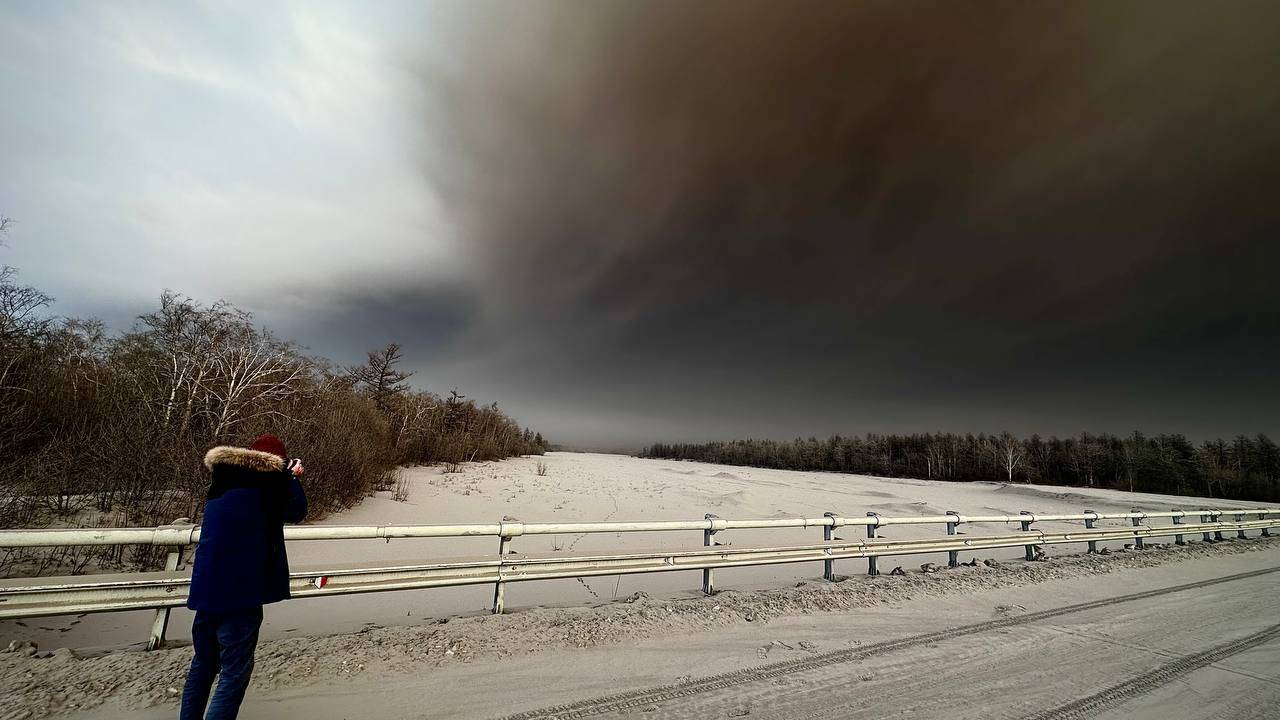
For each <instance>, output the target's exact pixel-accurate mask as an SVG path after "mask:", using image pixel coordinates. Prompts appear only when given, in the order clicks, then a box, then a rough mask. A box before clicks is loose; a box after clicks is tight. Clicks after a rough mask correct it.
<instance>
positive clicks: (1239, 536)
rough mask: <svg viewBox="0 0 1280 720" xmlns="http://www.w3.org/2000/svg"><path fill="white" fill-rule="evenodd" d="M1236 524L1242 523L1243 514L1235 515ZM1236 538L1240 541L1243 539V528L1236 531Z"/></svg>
mask: <svg viewBox="0 0 1280 720" xmlns="http://www.w3.org/2000/svg"><path fill="white" fill-rule="evenodd" d="M1236 522H1238V523H1242V522H1244V513H1236ZM1236 537H1238V538H1240V539H1241V540H1243V539H1245V534H1244V528H1240V529H1238V530H1236Z"/></svg>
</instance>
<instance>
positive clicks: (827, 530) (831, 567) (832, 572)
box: [822, 512, 836, 582]
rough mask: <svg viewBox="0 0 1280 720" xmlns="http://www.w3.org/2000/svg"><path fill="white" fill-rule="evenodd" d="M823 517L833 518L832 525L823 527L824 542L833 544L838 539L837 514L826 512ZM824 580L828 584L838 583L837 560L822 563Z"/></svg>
mask: <svg viewBox="0 0 1280 720" xmlns="http://www.w3.org/2000/svg"><path fill="white" fill-rule="evenodd" d="M822 517H827V518H831V524H830V525H823V526H822V540H823V542H831V541H832V540H834V539H835V537H836V520H835V519H836V514H835V513H833V512H825V513H822ZM828 550H830V548H828ZM822 579H823V580H826V581H827V582H835V581H836V561H835V560H823V561H822Z"/></svg>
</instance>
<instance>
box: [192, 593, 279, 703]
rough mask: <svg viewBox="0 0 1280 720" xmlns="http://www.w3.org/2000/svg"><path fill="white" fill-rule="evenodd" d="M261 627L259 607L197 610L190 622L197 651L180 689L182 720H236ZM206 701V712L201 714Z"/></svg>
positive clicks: (251, 667)
mask: <svg viewBox="0 0 1280 720" xmlns="http://www.w3.org/2000/svg"><path fill="white" fill-rule="evenodd" d="M261 626H262V607H261V606H259V607H255V608H249V609H247V610H235V611H232V612H225V613H210V612H199V611H197V612H196V619H195V621H194V622H192V623H191V644H192V645H194V646H195V651H196V654H195V657H193V658H192V659H191V669H190V670H189V671H187V684H186V687H184V688H183V690H182V720H201V717H203V718H204V719H205V720H235V717H236V715H238V714H239V713H240V701H241V700H243V699H244V691H245V689H246V688H248V687H249V676H250V675H251V674H253V651H254V650H255V649H256V648H257V647H258V628H260V627H261ZM219 672H221V674H222V678H221V679H220V680H219V681H218V689H217V690H216V691H215V692H214V693H213V700H212V702H210V701H209V691H210V690H211V689H212V688H213V679H214V677H215V676H216V675H218V674H219ZM205 703H208V705H209V712H208V714H203V713H204V712H205Z"/></svg>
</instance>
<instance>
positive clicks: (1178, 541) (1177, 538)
mask: <svg viewBox="0 0 1280 720" xmlns="http://www.w3.org/2000/svg"><path fill="white" fill-rule="evenodd" d="M1178 512H1182V511H1181V510H1179V511H1178ZM1173 524H1174V525H1181V524H1182V516H1181V515H1174V516H1173ZM1173 542H1174V544H1175V545H1186V544H1187V541H1186V540H1185V539H1183V537H1182V533H1177V534H1176V535H1174V536H1173Z"/></svg>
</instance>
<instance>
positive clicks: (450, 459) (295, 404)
mask: <svg viewBox="0 0 1280 720" xmlns="http://www.w3.org/2000/svg"><path fill="white" fill-rule="evenodd" d="M51 301H52V299H51V298H50V297H48V296H47V295H45V294H44V293H42V292H40V291H39V290H37V289H35V288H32V287H27V286H24V285H21V284H20V283H19V282H18V280H17V277H16V273H15V272H14V270H13V269H12V268H9V267H3V268H0V527H33V526H42V525H46V524H49V523H51V522H56V523H57V524H68V523H70V524H75V523H82V522H88V523H94V524H101V525H112V526H129V525H134V526H139V525H155V524H157V523H167V522H170V521H172V520H174V519H175V518H179V517H188V518H191V519H192V520H196V519H197V518H198V516H199V514H200V512H201V509H202V506H203V501H204V495H205V490H206V487H207V482H208V473H207V471H206V470H205V469H204V467H203V466H202V459H203V456H204V453H205V451H206V450H207V449H208V448H209V447H211V446H214V445H218V444H244V443H247V442H248V441H250V440H251V439H252V438H253V437H255V436H256V435H259V434H261V433H273V434H276V435H279V436H280V437H281V438H282V439H284V441H285V442H286V443H287V445H288V448H289V452H290V454H291V455H293V456H299V457H302V458H304V459H305V462H306V468H307V472H306V475H305V477H304V479H303V484H304V485H305V486H306V489H307V494H308V496H309V498H310V504H311V508H312V513H313V514H314V515H323V514H325V513H328V512H331V511H335V510H340V509H342V508H346V507H349V506H351V505H352V504H354V503H356V502H358V501H359V500H360V499H361V498H363V497H365V496H366V495H368V494H369V493H370V492H371V491H372V490H374V489H379V488H383V489H389V488H391V487H392V486H393V484H394V482H393V480H394V472H393V471H394V469H395V467H396V466H397V465H401V464H405V463H434V462H444V463H459V462H463V461H470V460H492V459H497V458H503V457H508V456H512V455H522V454H530V453H537V454H540V453H542V452H543V450H544V448H545V446H546V444H545V443H544V442H543V439H542V437H541V435H536V434H534V433H532V432H530V431H529V430H528V429H522V428H521V427H520V426H519V425H517V424H516V422H515V421H514V420H512V419H511V418H510V417H508V416H507V415H506V414H504V413H503V412H502V411H501V410H499V409H498V406H497V405H496V404H493V405H478V404H477V403H475V402H474V401H472V400H470V399H467V398H465V397H464V396H463V395H461V394H459V393H457V392H456V391H455V392H453V393H450V394H449V395H448V396H447V397H441V396H439V395H435V394H433V393H429V392H421V391H415V390H412V389H411V388H410V387H409V386H408V385H407V384H406V382H405V380H406V379H407V377H408V375H407V374H406V373H403V372H400V371H399V370H398V369H397V365H398V363H399V361H400V357H401V354H400V348H399V347H398V346H396V345H391V346H388V347H386V348H384V349H381V350H378V351H376V352H371V353H369V359H368V362H367V363H365V364H363V365H360V366H357V367H351V368H340V367H335V366H332V365H330V364H328V363H326V362H324V361H322V360H319V359H317V358H314V357H311V356H309V355H307V354H306V353H304V352H303V351H302V350H300V349H299V348H298V347H297V346H295V345H293V344H290V343H288V342H284V341H281V340H279V339H278V338H276V337H274V336H273V335H272V334H271V333H269V332H267V331H266V330H263V329H261V328H259V327H257V326H256V325H255V324H254V322H253V318H252V317H251V316H250V315H249V314H248V313H246V312H244V311H241V310H238V309H237V308H235V307H233V306H231V305H229V304H227V303H225V302H218V303H214V304H213V305H208V306H206V305H202V304H200V303H197V302H195V301H193V300H190V299H188V298H185V297H182V296H180V295H177V294H174V293H171V292H166V293H165V294H164V295H163V296H162V297H161V298H160V303H159V306H158V307H157V308H156V309H155V310H154V311H153V312H151V313H149V314H146V315H143V316H141V317H140V318H139V319H138V322H137V324H136V325H135V326H134V327H133V328H132V329H131V330H129V331H127V332H122V333H110V332H108V331H107V329H106V328H105V327H104V326H103V325H102V324H101V323H100V322H97V321H91V320H76V319H65V318H57V317H54V316H51V315H49V314H48V312H47V309H48V307H49V305H50V303H51ZM0 553H2V551H0ZM0 559H2V558H0ZM2 564H3V563H2V562H0V565H2Z"/></svg>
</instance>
